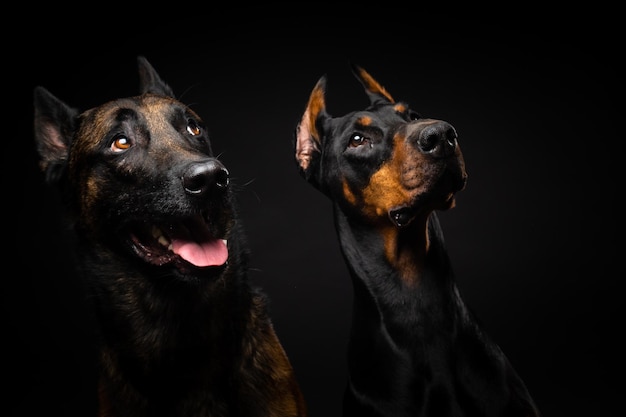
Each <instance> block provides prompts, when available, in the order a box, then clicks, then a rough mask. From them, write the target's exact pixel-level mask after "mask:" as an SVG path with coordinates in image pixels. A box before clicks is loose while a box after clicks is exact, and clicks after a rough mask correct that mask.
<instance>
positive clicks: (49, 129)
mask: <svg viewBox="0 0 626 417" xmlns="http://www.w3.org/2000/svg"><path fill="white" fill-rule="evenodd" d="M34 106H35V113H34V114H35V122H34V127H35V132H34V133H35V143H36V146H37V152H38V153H39V158H40V159H39V167H40V168H41V170H42V172H44V174H45V175H46V181H47V182H50V183H52V182H55V181H57V180H58V179H59V177H60V176H61V172H62V171H63V169H64V168H65V165H66V164H67V160H68V155H69V147H70V143H71V142H72V137H73V135H74V130H75V127H76V119H77V117H78V115H79V112H78V110H76V109H73V108H71V107H69V106H68V105H66V104H65V103H63V102H62V101H61V100H59V99H58V98H56V97H55V96H53V95H52V94H51V93H50V92H49V91H48V90H46V89H45V88H43V87H39V86H38V87H35V90H34Z"/></svg>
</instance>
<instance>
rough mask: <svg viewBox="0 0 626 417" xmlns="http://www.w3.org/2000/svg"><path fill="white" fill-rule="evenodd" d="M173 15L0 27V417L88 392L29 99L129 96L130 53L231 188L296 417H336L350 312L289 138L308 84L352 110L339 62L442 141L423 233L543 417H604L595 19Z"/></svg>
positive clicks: (615, 73) (605, 289) (616, 95)
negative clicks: (280, 348)
mask: <svg viewBox="0 0 626 417" xmlns="http://www.w3.org/2000/svg"><path fill="white" fill-rule="evenodd" d="M294 4H295V3H294ZM181 6H183V7H180V8H181V9H182V10H174V9H173V6H172V5H169V6H168V7H170V8H172V10H165V11H162V13H163V14H164V15H163V16H161V17H160V18H158V19H157V18H150V19H148V18H140V17H138V16H129V15H124V14H119V15H114V14H111V16H108V14H107V15H106V17H107V19H104V17H105V16H101V15H100V14H99V12H97V11H95V12H93V13H95V14H90V15H85V16H84V17H82V18H76V19H74V20H70V19H60V20H58V19H56V20H48V19H49V18H50V16H51V15H50V16H44V17H39V18H32V17H31V18H29V19H26V18H25V17H26V16H28V15H27V14H22V15H19V16H16V17H15V18H16V19H18V18H19V19H20V20H19V21H21V22H22V25H21V26H20V27H19V28H18V29H16V30H11V31H9V29H8V28H7V26H6V25H5V26H4V28H3V29H2V31H3V42H4V43H5V45H6V52H5V62H4V63H3V67H4V70H5V72H4V74H5V75H4V76H3V77H4V80H5V88H4V90H6V91H7V92H9V94H10V95H9V97H12V98H10V99H9V100H7V101H6V102H5V103H4V107H3V108H4V109H5V110H3V114H5V116H4V126H3V129H2V135H1V136H2V142H3V147H2V152H1V154H2V158H3V180H2V181H3V193H4V194H3V200H2V201H3V204H2V206H3V209H4V211H3V213H4V222H3V223H4V226H5V228H6V230H7V231H8V232H9V236H10V240H9V242H6V244H5V247H6V246H7V245H8V246H9V251H8V255H3V256H4V257H6V258H5V263H6V265H7V266H6V267H5V272H4V273H3V274H2V275H3V277H2V286H1V288H2V290H1V291H2V348H3V355H2V362H3V367H4V368H6V372H5V371H4V370H3V372H2V379H3V381H4V385H3V386H4V387H5V388H4V389H3V395H6V397H7V398H6V400H5V401H4V406H3V407H4V409H5V410H6V407H7V405H8V410H9V411H8V414H9V415H10V416H16V417H17V416H35V415H41V413H42V412H44V411H45V414H49V415H64V416H84V415H86V413H87V410H88V408H87V404H88V402H87V401H86V400H85V398H87V397H89V396H90V395H92V391H91V390H92V389H93V386H92V383H91V376H92V374H91V368H90V365H89V361H88V358H89V353H90V352H89V344H88V342H87V340H88V339H89V335H90V331H91V329H90V326H91V323H90V321H89V319H88V318H87V317H88V316H87V314H86V310H85V308H86V307H85V303H84V302H83V300H82V298H81V296H82V292H81V287H80V281H79V280H77V279H76V278H75V277H74V276H73V275H72V274H71V272H70V271H71V263H70V259H71V258H70V256H69V255H68V248H67V240H66V239H65V232H64V229H63V227H62V226H61V224H60V223H59V216H60V211H59V207H58V202H57V200H56V197H55V196H54V195H53V194H52V193H50V192H49V191H48V190H47V189H46V188H45V187H44V186H43V185H42V181H41V176H40V174H39V172H38V170H37V165H36V164H37V158H36V155H35V153H34V147H33V138H32V90H33V87H34V86H35V85H42V86H44V87H46V88H48V89H49V90H50V91H51V92H52V93H53V94H55V95H57V96H58V97H59V98H61V99H62V100H64V101H65V102H66V103H68V104H69V105H71V106H74V107H78V108H81V109H86V108H89V107H92V106H94V105H97V104H99V103H101V102H102V101H104V100H109V99H114V98H117V97H118V96H128V95H134V94H136V92H137V89H138V77H137V69H136V68H137V64H136V57H137V55H139V54H141V55H145V56H146V57H147V58H148V60H149V61H150V62H151V63H152V64H153V65H154V67H155V68H156V69H157V71H158V72H159V73H160V75H161V76H162V77H163V78H164V80H165V81H166V82H168V83H169V84H170V85H171V86H172V87H173V89H174V91H175V92H176V93H177V95H178V96H179V97H180V98H181V100H182V101H184V102H185V103H188V104H191V106H192V107H193V108H194V109H195V110H196V111H197V112H198V113H199V114H200V115H201V116H202V117H203V118H204V120H205V121H206V122H207V123H208V125H209V129H210V131H211V134H212V138H213V146H214V149H215V150H216V152H217V153H219V154H220V155H221V157H220V158H221V159H222V160H223V161H224V162H225V164H226V166H227V167H228V169H229V170H230V172H231V173H232V176H233V182H234V183H236V184H237V186H238V189H239V191H238V193H239V199H240V203H241V206H242V216H243V219H244V222H245V225H246V229H247V232H248V237H249V241H250V244H251V251H252V268H253V270H252V272H251V276H252V279H253V280H254V281H255V282H256V283H258V284H259V285H261V286H262V287H263V288H264V290H265V292H266V293H267V294H268V295H269V297H270V299H271V306H270V307H271V313H272V316H273V319H274V323H275V326H276V330H277V332H278V334H279V337H280V339H281V340H282V343H283V344H284V346H285V348H286V350H287V352H288V354H289V356H290V358H291V360H292V362H293V365H294V367H295V369H296V373H297V375H298V377H299V380H300V383H301V385H302V388H303V390H304V393H305V396H306V398H307V401H308V403H309V407H310V412H311V416H312V417H334V416H339V410H340V400H341V396H342V391H343V386H344V378H345V353H344V352H345V346H346V338H347V334H348V326H349V322H350V308H351V302H352V298H351V297H352V293H351V286H350V282H349V278H348V276H347V273H346V269H345V267H344V264H343V261H342V259H341V257H340V254H339V248H338V244H337V242H336V237H335V234H334V229H333V225H332V215H331V206H330V202H329V201H327V200H326V199H325V197H324V196H323V195H322V194H320V193H318V192H317V191H315V190H314V189H313V188H312V187H310V186H309V185H307V184H306V183H305V181H304V180H302V179H301V178H300V177H299V175H298V173H297V171H296V167H295V162H294V160H293V148H292V146H293V144H292V139H293V130H294V128H295V126H296V123H297V122H298V121H299V118H300V116H301V112H302V111H303V109H304V106H305V104H306V101H307V99H308V95H309V92H310V91H311V89H312V88H313V86H314V84H315V83H316V82H317V80H318V78H319V77H320V76H322V75H323V74H327V75H328V107H329V111H330V112H331V113H332V114H335V115H340V114H342V113H344V112H348V111H351V110H353V109H356V108H362V107H363V106H365V105H366V103H367V100H366V97H365V94H364V93H363V91H362V89H361V87H360V84H358V82H357V81H356V79H355V78H354V77H353V76H352V74H351V73H350V63H351V62H353V63H356V64H358V65H360V66H362V67H364V68H365V69H366V70H367V71H369V72H370V73H371V74H372V75H373V76H374V77H375V78H376V79H377V80H378V81H380V82H381V83H382V84H383V85H384V86H385V87H386V88H387V89H388V90H389V92H390V93H391V94H392V95H393V96H394V97H395V98H396V99H399V100H404V101H407V102H409V103H410V104H411V105H412V107H413V108H414V109H415V110H417V111H419V112H420V113H422V114H423V115H425V116H429V117H433V118H439V119H444V120H447V121H449V122H451V123H452V124H453V125H454V126H455V127H456V129H457V130H458V132H459V135H460V144H461V147H462V150H463V152H464V155H465V160H466V164H467V169H468V173H469V182H468V184H467V187H466V189H465V191H463V192H462V193H460V194H459V195H458V198H457V206H456V207H455V208H454V209H453V210H451V211H448V212H445V213H442V214H441V216H440V218H441V221H442V225H443V228H444V233H445V237H446V242H447V245H448V247H449V251H450V256H451V259H452V262H453V265H454V269H455V271H456V274H457V276H458V285H459V287H460V290H461V292H462V295H463V296H464V298H465V300H466V302H467V304H468V305H469V306H470V308H471V309H473V310H474V311H475V312H476V314H477V315H478V316H479V317H480V319H481V320H482V323H483V325H484V327H485V329H486V330H487V332H488V333H490V334H491V336H492V337H493V338H494V339H495V340H496V341H497V342H498V343H499V344H500V346H501V347H502V348H503V350H504V351H505V352H506V354H507V355H508V357H509V359H510V360H511V362H512V363H513V364H514V366H515V367H516V369H517V370H518V372H519V373H520V374H521V376H522V377H523V378H524V379H525V381H526V383H527V385H528V388H529V389H530V391H531V393H532V394H533V396H534V397H535V399H536V401H537V403H538V405H539V407H540V408H541V409H542V410H543V412H544V414H545V416H546V417H551V416H573V415H594V416H608V415H614V414H613V411H614V410H616V409H617V405H618V398H621V396H622V395H623V393H622V390H621V389H618V387H617V385H616V384H615V383H613V382H611V381H613V380H614V379H615V378H618V379H619V378H620V375H621V374H620V372H619V371H618V369H619V368H618V366H619V365H622V363H621V360H620V356H622V355H623V350H622V348H621V346H619V344H618V339H620V338H621V335H620V333H621V332H622V330H623V324H622V322H621V314H622V310H621V304H622V295H621V294H620V292H619V290H620V288H621V281H622V280H623V277H624V268H623V266H622V263H621V261H619V257H620V256H623V254H622V249H623V245H622V244H621V242H622V237H623V236H622V234H623V228H622V216H623V205H622V203H621V198H622V195H621V194H622V192H623V187H624V182H623V175H622V170H623V163H622V164H621V161H622V158H623V151H624V145H623V142H624V139H625V138H624V132H623V122H624V116H623V111H622V110H618V102H620V103H621V100H622V98H623V95H622V94H623V81H624V80H623V73H622V72H621V68H619V67H618V56H619V55H621V54H623V47H621V46H620V48H619V49H618V48H617V46H618V45H619V44H618V41H617V39H616V38H615V36H616V35H617V33H618V31H617V27H616V26H615V25H614V24H615V22H616V20H617V19H615V18H614V16H615V14H614V13H615V12H614V11H611V10H606V9H603V8H602V7H600V6H599V5H594V7H595V8H594V12H593V13H594V14H593V15H591V14H590V13H589V12H588V11H580V12H576V11H573V10H566V11H565V10H560V11H555V12H554V13H552V14H550V15H546V14H545V11H542V10H540V9H525V10H517V11H516V10H509V11H507V12H506V13H504V12H500V13H499V12H498V11H497V10H490V11H487V10H484V11H481V10H478V11H474V13H475V14H472V12H470V13H468V14H464V13H460V12H456V11H454V10H453V9H450V10H444V11H440V12H438V13H435V12H426V11H424V10H420V9H419V7H418V8H417V10H412V9H410V8H405V7H408V5H405V6H404V7H402V8H401V7H395V6H389V7H384V8H380V9H374V10H369V11H366V10H364V9H361V10H360V11H358V12H357V11H350V10H349V8H346V9H345V11H344V12H338V11H335V10H332V8H328V9H326V10H324V9H325V7H322V6H321V5H318V4H314V3H300V5H299V6H298V7H299V9H298V10H296V9H294V10H291V9H290V8H289V7H285V6H281V8H277V7H273V6H265V7H256V8H245V7H232V8H228V7H226V8H224V9H222V10H221V11H215V12H212V13H209V14H206V15H200V14H197V13H195V12H194V10H193V9H192V8H191V7H190V6H185V5H181ZM294 7H295V6H294ZM361 7H362V6H361ZM44 15H45V13H44ZM94 16H95V17H99V18H100V17H101V18H102V19H95V20H94ZM109 17H110V18H109ZM7 71H8V72H7ZM15 93H17V95H16V96H15V97H13V94H15ZM619 107H620V108H623V106H621V105H619ZM7 108H8V109H7ZM16 110H17V111H16ZM13 145H15V146H13ZM5 233H6V232H5ZM5 253H7V252H5ZM7 387H8V390H7ZM1 414H3V415H7V414H6V412H1Z"/></svg>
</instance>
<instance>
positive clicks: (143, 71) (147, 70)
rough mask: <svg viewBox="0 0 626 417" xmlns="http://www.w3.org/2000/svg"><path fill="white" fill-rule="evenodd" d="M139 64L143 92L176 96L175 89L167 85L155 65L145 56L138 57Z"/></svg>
mask: <svg viewBox="0 0 626 417" xmlns="http://www.w3.org/2000/svg"><path fill="white" fill-rule="evenodd" d="M137 64H138V65H139V91H140V92H141V94H144V93H152V94H158V95H161V96H167V97H172V98H174V91H173V90H172V88H171V87H170V86H169V85H167V84H166V83H165V82H164V81H163V80H162V79H161V77H159V74H157V72H156V70H155V69H154V67H153V66H152V65H151V64H150V63H149V62H148V60H147V59H146V58H145V57H143V56H138V57H137Z"/></svg>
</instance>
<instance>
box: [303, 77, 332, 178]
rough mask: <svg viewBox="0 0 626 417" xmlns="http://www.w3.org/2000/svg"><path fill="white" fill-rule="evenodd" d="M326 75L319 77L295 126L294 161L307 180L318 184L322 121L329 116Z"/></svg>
mask: <svg viewBox="0 0 626 417" xmlns="http://www.w3.org/2000/svg"><path fill="white" fill-rule="evenodd" d="M325 91H326V76H323V77H321V78H320V79H319V80H318V82H317V84H316V85H315V87H314V88H313V91H311V95H310V96H309V102H308V103H307V106H306V109H305V110H304V114H303V115H302V119H301V120H300V123H298V127H297V128H296V146H295V148H296V155H295V157H296V162H297V163H298V168H299V170H300V174H301V175H302V176H303V177H304V178H305V179H306V180H307V181H309V182H311V183H313V184H314V185H316V186H317V185H318V183H317V180H316V172H317V167H318V166H319V160H320V158H321V149H322V133H323V132H321V131H320V129H322V126H323V121H324V120H325V119H327V118H328V117H329V116H328V114H327V113H326V101H325V97H324V94H325Z"/></svg>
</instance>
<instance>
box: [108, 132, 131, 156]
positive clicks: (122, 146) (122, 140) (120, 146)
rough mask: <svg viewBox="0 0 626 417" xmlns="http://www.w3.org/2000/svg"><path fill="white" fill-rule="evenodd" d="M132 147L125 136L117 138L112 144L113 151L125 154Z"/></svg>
mask: <svg viewBox="0 0 626 417" xmlns="http://www.w3.org/2000/svg"><path fill="white" fill-rule="evenodd" d="M131 146H133V143H132V142H131V140H130V139H128V137H127V136H124V135H117V136H115V137H114V138H113V142H111V150H112V151H113V152H123V151H125V150H126V149H128V148H130V147H131Z"/></svg>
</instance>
